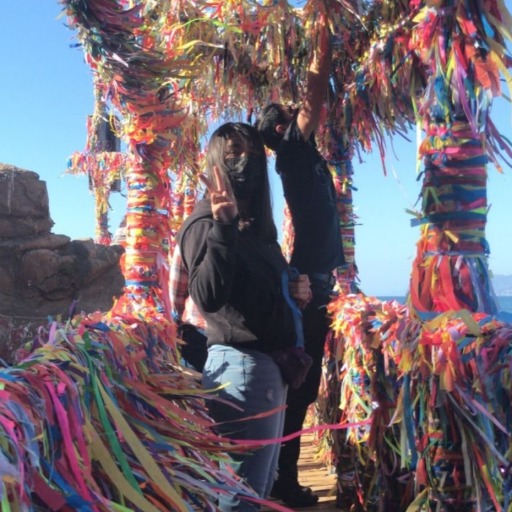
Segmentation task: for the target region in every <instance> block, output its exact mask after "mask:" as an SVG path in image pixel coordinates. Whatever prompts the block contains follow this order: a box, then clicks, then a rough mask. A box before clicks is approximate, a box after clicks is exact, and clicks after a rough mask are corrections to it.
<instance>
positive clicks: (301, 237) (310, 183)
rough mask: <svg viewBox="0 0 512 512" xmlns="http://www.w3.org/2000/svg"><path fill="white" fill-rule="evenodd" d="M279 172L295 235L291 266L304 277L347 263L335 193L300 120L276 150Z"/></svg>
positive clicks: (290, 128)
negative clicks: (304, 133)
mask: <svg viewBox="0 0 512 512" xmlns="http://www.w3.org/2000/svg"><path fill="white" fill-rule="evenodd" d="M276 170H277V172H278V173H279V175H280V176H281V180H282V183H283V191H284V196H285V198H286V202H287V204H288V207H289V208H290V213H291V218H292V223H293V228H294V232H295V237H294V245H293V251H292V257H291V261H290V264H291V265H292V266H293V267H296V268H298V269H299V271H300V273H301V274H312V273H328V272H331V271H332V270H334V269H335V268H336V267H339V266H341V265H343V264H344V263H345V258H344V255H343V245H342V240H341V230H340V219H339V215H338V209H337V205H336V190H335V188H334V184H333V180H332V176H331V173H330V172H329V169H328V168H327V162H326V161H325V159H324V158H323V157H322V156H321V155H320V153H319V151H318V149H317V147H316V143H315V138H314V135H311V137H310V139H309V140H308V141H305V140H304V139H303V137H302V134H301V132H300V130H299V127H298V126H297V117H295V118H294V119H293V121H292V122H291V123H290V126H289V127H288V129H287V130H286V132H285V134H284V137H283V140H282V141H281V143H280V145H279V147H278V148H277V151H276Z"/></svg>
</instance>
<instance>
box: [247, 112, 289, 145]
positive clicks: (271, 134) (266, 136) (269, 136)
mask: <svg viewBox="0 0 512 512" xmlns="http://www.w3.org/2000/svg"><path fill="white" fill-rule="evenodd" d="M286 121H287V120H286V117H285V115H284V113H283V106H282V105H281V104H280V103H270V104H269V105H267V106H266V107H265V108H263V109H262V110H260V112H259V114H258V117H257V119H256V123H255V124H254V126H256V128H257V129H258V132H259V133H260V136H261V138H262V139H263V142H264V143H265V146H267V147H268V148H270V149H272V150H273V151H276V150H277V148H278V147H279V144H280V143H281V140H282V139H283V136H282V135H281V134H280V133H277V132H276V126H277V125H278V124H285V123H286Z"/></svg>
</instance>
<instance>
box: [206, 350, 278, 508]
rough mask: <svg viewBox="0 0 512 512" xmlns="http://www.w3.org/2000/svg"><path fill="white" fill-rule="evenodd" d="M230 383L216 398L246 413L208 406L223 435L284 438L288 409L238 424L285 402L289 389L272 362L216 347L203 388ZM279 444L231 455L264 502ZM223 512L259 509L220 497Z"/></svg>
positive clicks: (263, 356)
mask: <svg viewBox="0 0 512 512" xmlns="http://www.w3.org/2000/svg"><path fill="white" fill-rule="evenodd" d="M222 384H228V385H227V386H226V387H225V388H223V389H221V390H220V391H219V392H218V394H219V396H220V397H221V398H223V399H225V400H228V401H229V402H230V403H232V404H234V405H236V406H237V407H239V408H241V409H242V410H238V409H236V408H234V407H231V406H230V405H228V404H225V403H221V402H217V401H215V400H209V401H208V407H209V412H210V415H211V416H212V418H213V419H214V420H215V421H216V422H218V423H221V425H219V426H218V428H217V430H218V432H219V434H221V435H223V436H225V437H228V438H232V439H276V438H279V437H281V435H282V431H283V424H284V410H281V411H279V412H276V413H274V414H271V415H269V416H266V417H265V418H259V419H251V420H248V421H236V420H240V419H241V418H245V417H247V416H254V415H256V414H260V413H262V412H267V411H270V410H272V409H275V408H276V407H281V406H283V405H285V403H286V392H287V386H286V384H285V383H284V381H283V379H282V377H281V373H280V371H279V368H278V367H277V365H276V364H275V363H274V361H273V359H272V358H271V357H270V356H268V355H266V354H263V353H262V352H259V351H257V350H248V349H240V348H234V347H229V346H224V345H213V346H212V347H210V348H209V349H208V358H207V360H206V364H205V366H204V370H203V386H204V387H205V388H206V389H212V388H215V387H217V386H219V385H222ZM279 449H280V443H268V444H266V445H265V446H263V447H262V448H258V449H256V450H251V451H249V452H247V453H242V454H232V464H231V465H232V468H233V470H234V471H235V473H236V474H237V475H238V476H240V477H241V478H243V479H244V480H245V482H246V483H247V484H249V486H250V487H252V489H253V490H254V491H255V492H256V494H258V496H260V497H261V498H266V497H267V496H268V495H269V493H270V490H271V489H272V485H273V483H274V480H275V477H276V470H277V461H278V457H279ZM219 509H220V510H222V511H223V512H234V511H237V512H239V511H244V512H245V511H254V510H258V509H259V506H258V505H255V504H254V503H249V502H244V500H242V499H240V498H239V497H237V496H225V495H222V496H220V497H219Z"/></svg>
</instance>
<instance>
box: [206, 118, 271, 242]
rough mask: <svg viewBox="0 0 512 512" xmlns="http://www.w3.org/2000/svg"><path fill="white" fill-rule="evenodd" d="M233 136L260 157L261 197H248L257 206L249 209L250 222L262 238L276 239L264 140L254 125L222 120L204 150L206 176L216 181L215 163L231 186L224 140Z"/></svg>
mask: <svg viewBox="0 0 512 512" xmlns="http://www.w3.org/2000/svg"><path fill="white" fill-rule="evenodd" d="M233 138H239V139H240V140H242V141H246V142H247V143H248V144H249V146H250V148H251V152H252V153H253V154H255V155H257V158H258V159H259V163H260V165H261V170H262V174H263V180H262V186H261V195H260V197H254V198H252V200H251V201H252V202H253V204H254V205H255V206H256V208H252V212H251V213H252V214H253V215H254V217H255V218H254V221H252V225H253V227H254V229H256V232H257V233H258V235H259V236H260V237H261V238H262V239H263V240H266V241H268V242H273V241H275V240H277V228H276V225H275V223H274V217H273V215H272V198H271V195H270V184H269V179H268V167H267V155H266V154H265V146H264V145H263V141H262V140H261V137H260V135H259V133H258V130H256V128H255V127H254V126H251V125H250V124H246V123H225V124H223V125H222V126H219V128H217V129H216V130H215V131H214V132H213V133H212V135H211V137H210V141H209V143H208V151H207V153H206V175H207V177H208V179H209V180H210V182H211V183H215V176H214V174H213V168H214V167H215V166H216V167H218V168H219V170H220V173H221V176H222V179H223V180H224V183H225V185H226V186H229V187H231V183H230V181H229V175H228V170H227V167H226V161H225V155H226V147H227V142H228V141H229V140H232V139H233Z"/></svg>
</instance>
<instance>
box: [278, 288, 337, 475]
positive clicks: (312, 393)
mask: <svg viewBox="0 0 512 512" xmlns="http://www.w3.org/2000/svg"><path fill="white" fill-rule="evenodd" d="M311 281H312V283H311V289H312V291H313V300H312V301H311V302H310V303H309V304H308V306H307V307H306V309H305V310H304V311H303V312H302V319H303V325H304V343H305V350H306V352H307V353H308V354H309V355H310V356H311V357H312V358H313V364H312V365H311V369H310V370H309V373H308V374H307V376H306V380H305V381H304V383H303V384H302V385H301V386H300V387H299V389H290V388H289V389H288V397H287V400H286V403H287V406H288V407H287V409H286V413H285V419H284V430H283V436H287V435H288V434H292V433H293V432H298V431H299V430H302V424H303V423H304V419H305V418H306V413H307V410H308V407H309V406H310V405H311V404H312V403H313V402H314V401H315V400H316V398H317V396H318V387H319V385H320V378H321V375H322V360H323V355H324V345H325V338H326V336H327V333H328V331H329V325H330V318H328V315H327V310H326V307H325V306H326V305H327V304H328V303H329V301H330V297H329V292H330V290H331V287H330V286H329V285H327V284H322V283H316V282H314V281H313V280H311ZM299 455H300V437H296V438H294V439H292V440H291V441H288V442H286V443H283V444H282V445H281V452H280V454H279V464H278V467H279V474H278V478H279V481H280V482H291V483H293V482H297V481H298V462H299Z"/></svg>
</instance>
